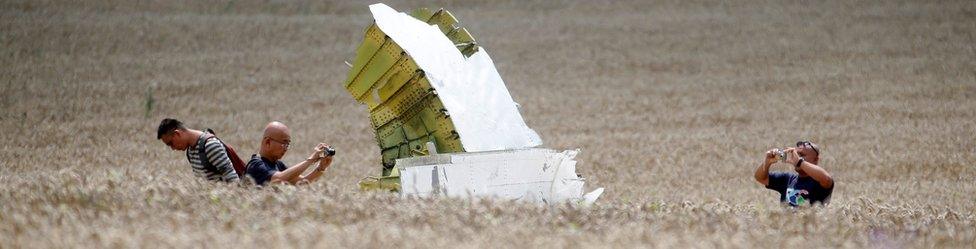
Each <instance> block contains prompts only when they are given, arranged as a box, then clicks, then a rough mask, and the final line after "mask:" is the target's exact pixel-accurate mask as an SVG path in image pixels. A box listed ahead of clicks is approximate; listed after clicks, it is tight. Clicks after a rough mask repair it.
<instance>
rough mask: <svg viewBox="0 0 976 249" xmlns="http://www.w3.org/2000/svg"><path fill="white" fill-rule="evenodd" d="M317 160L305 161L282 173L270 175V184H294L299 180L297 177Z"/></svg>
mask: <svg viewBox="0 0 976 249" xmlns="http://www.w3.org/2000/svg"><path fill="white" fill-rule="evenodd" d="M317 160H318V159H312V158H309V159H305V161H302V162H300V163H298V164H295V165H294V166H291V167H288V169H285V170H284V171H278V172H275V173H274V175H271V183H289V184H295V183H297V182H298V181H299V180H300V179H299V176H301V174H302V173H303V172H305V170H307V169H308V166H309V165H312V163H314V162H315V161H317Z"/></svg>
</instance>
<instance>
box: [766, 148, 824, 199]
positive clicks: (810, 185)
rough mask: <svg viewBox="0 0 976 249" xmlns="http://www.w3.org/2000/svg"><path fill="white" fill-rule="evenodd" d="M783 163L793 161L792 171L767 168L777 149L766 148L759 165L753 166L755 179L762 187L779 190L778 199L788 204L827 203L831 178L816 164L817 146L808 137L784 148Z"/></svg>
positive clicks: (774, 157) (774, 161) (818, 156)
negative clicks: (777, 170) (763, 157)
mask: <svg viewBox="0 0 976 249" xmlns="http://www.w3.org/2000/svg"><path fill="white" fill-rule="evenodd" d="M785 152H786V163H787V164H789V165H793V166H794V169H795V170H796V173H792V172H773V173H770V172H769V167H770V166H771V165H773V163H776V162H777V161H779V160H780V159H779V156H777V154H778V153H777V150H776V149H773V150H769V151H767V152H766V158H765V160H764V161H763V163H762V165H760V166H759V168H758V169H756V173H755V178H756V181H757V182H759V183H760V184H762V185H763V186H766V188H768V189H771V190H774V191H776V192H779V196H780V201H781V202H784V203H788V204H789V205H790V206H794V207H795V206H801V205H803V204H805V203H810V205H813V204H814V203H820V204H824V205H826V204H827V203H830V195H831V194H832V193H833V191H834V178H833V177H831V176H830V173H828V172H827V170H825V169H824V168H822V167H820V166H819V165H818V163H819V162H820V147H819V146H817V145H816V144H814V143H811V142H809V141H800V142H797V143H796V147H793V148H786V149H785Z"/></svg>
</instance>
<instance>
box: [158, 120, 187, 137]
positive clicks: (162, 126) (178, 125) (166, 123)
mask: <svg viewBox="0 0 976 249" xmlns="http://www.w3.org/2000/svg"><path fill="white" fill-rule="evenodd" d="M176 129H180V130H185V129H186V127H184V126H183V122H180V121H179V120H176V119H172V118H166V119H163V122H159V130H157V131H156V139H163V135H166V133H170V132H172V131H173V130H176Z"/></svg>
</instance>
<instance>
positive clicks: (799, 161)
mask: <svg viewBox="0 0 976 249" xmlns="http://www.w3.org/2000/svg"><path fill="white" fill-rule="evenodd" d="M804 161H805V160H803V158H800V160H797V161H796V165H794V166H796V167H797V168H799V167H800V165H803V162H804Z"/></svg>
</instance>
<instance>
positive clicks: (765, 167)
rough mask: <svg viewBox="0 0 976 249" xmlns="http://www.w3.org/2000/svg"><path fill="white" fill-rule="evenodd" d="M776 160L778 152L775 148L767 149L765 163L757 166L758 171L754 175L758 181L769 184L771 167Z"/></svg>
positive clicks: (764, 184) (765, 184)
mask: <svg viewBox="0 0 976 249" xmlns="http://www.w3.org/2000/svg"><path fill="white" fill-rule="evenodd" d="M775 162H776V153H775V152H774V151H773V150H769V151H766V158H765V160H763V163H762V164H761V165H759V168H756V173H755V175H754V176H753V177H755V178H756V181H757V182H759V184H762V185H763V186H769V167H770V166H772V165H773V163H775Z"/></svg>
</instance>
